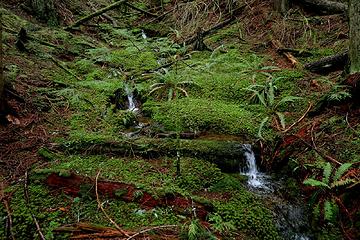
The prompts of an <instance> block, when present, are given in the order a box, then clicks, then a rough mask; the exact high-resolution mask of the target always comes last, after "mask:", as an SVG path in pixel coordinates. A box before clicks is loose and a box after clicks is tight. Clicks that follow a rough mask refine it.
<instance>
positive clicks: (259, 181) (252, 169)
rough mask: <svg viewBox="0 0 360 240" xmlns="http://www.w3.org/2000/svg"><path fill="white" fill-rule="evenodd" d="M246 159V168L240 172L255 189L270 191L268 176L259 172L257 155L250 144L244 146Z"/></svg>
mask: <svg viewBox="0 0 360 240" xmlns="http://www.w3.org/2000/svg"><path fill="white" fill-rule="evenodd" d="M243 148H244V150H245V151H244V157H245V160H246V167H245V168H244V169H241V170H240V173H241V174H243V175H245V176H248V185H249V186H250V187H253V188H260V189H269V188H268V186H267V184H266V183H267V182H266V179H265V178H266V176H265V175H264V174H263V173H261V172H259V170H258V168H257V166H256V158H255V153H254V152H253V150H252V148H251V145H250V144H244V145H243Z"/></svg>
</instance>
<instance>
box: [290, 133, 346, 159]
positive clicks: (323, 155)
mask: <svg viewBox="0 0 360 240" xmlns="http://www.w3.org/2000/svg"><path fill="white" fill-rule="evenodd" d="M291 136H294V137H296V138H298V139H299V140H300V141H301V142H302V143H304V144H305V145H306V146H307V147H309V148H311V149H313V150H314V151H315V152H316V153H317V154H319V156H320V157H322V158H323V159H325V160H328V161H330V162H333V163H335V164H336V165H338V166H340V165H341V163H340V162H339V161H338V160H336V159H334V158H333V157H330V156H328V155H325V154H323V153H322V152H320V151H319V150H318V149H317V147H316V146H313V145H312V144H310V143H308V142H306V141H305V140H304V139H302V138H301V137H300V136H298V135H296V134H292V135H291Z"/></svg>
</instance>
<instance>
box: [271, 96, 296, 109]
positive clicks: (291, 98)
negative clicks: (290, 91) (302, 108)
mask: <svg viewBox="0 0 360 240" xmlns="http://www.w3.org/2000/svg"><path fill="white" fill-rule="evenodd" d="M300 99H302V98H301V97H295V96H287V97H283V98H282V99H281V100H280V101H279V102H278V103H277V104H276V106H275V109H276V108H277V107H278V106H280V105H281V104H284V103H287V102H294V101H296V100H300Z"/></svg>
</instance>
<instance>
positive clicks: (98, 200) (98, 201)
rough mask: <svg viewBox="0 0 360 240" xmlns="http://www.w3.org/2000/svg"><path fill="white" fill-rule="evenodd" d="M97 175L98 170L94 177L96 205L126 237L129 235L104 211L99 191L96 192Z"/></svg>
mask: <svg viewBox="0 0 360 240" xmlns="http://www.w3.org/2000/svg"><path fill="white" fill-rule="evenodd" d="M99 175H100V171H98V173H97V174H96V178H95V194H96V201H97V203H98V207H99V208H100V209H101V211H102V212H103V213H104V215H105V217H106V218H107V219H108V220H109V221H110V222H111V223H112V224H113V225H114V226H115V228H116V229H117V230H118V231H119V232H120V233H121V234H123V235H125V236H126V237H129V235H128V234H127V233H126V232H125V231H124V230H122V229H121V228H120V227H119V225H117V223H116V222H115V221H114V220H112V219H111V218H110V216H109V215H108V214H107V213H106V211H105V209H104V208H103V206H102V204H101V202H100V198H99V193H98V179H99Z"/></svg>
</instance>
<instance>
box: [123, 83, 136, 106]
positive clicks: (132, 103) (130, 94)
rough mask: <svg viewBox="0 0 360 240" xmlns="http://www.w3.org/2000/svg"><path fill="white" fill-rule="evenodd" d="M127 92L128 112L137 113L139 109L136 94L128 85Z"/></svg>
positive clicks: (126, 86)
mask: <svg viewBox="0 0 360 240" xmlns="http://www.w3.org/2000/svg"><path fill="white" fill-rule="evenodd" d="M125 92H126V95H127V98H128V110H129V111H132V112H135V111H137V110H138V109H137V108H136V105H135V100H134V94H133V92H132V91H131V89H130V88H129V86H128V85H127V84H125Z"/></svg>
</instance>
